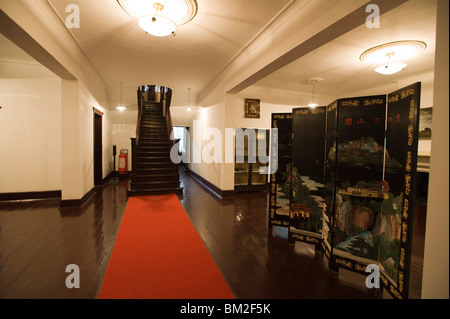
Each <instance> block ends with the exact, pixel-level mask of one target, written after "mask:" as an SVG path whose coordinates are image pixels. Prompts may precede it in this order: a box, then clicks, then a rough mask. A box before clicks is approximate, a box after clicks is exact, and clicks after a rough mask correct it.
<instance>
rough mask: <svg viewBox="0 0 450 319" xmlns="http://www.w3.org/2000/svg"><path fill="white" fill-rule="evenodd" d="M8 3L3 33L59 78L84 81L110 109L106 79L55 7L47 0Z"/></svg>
mask: <svg viewBox="0 0 450 319" xmlns="http://www.w3.org/2000/svg"><path fill="white" fill-rule="evenodd" d="M6 4H7V5H5V6H4V8H2V11H1V13H2V19H1V25H2V28H3V29H2V33H3V34H4V35H5V36H6V37H7V38H9V39H10V40H11V41H12V42H14V43H15V44H16V45H18V46H19V47H21V48H22V49H23V50H24V51H25V52H26V53H27V54H29V55H31V56H32V57H33V58H34V59H36V60H37V61H38V62H40V63H41V64H42V65H44V66H45V67H47V68H48V69H49V70H51V71H52V72H54V73H55V74H56V75H58V76H59V77H61V78H63V79H69V80H80V81H82V82H84V84H85V86H86V87H87V89H88V91H90V93H91V94H92V95H93V96H95V98H96V99H97V100H98V101H101V102H100V103H101V104H102V105H103V106H104V107H106V108H109V102H108V96H107V85H106V83H105V81H104V79H103V78H102V76H101V75H100V73H99V72H98V71H97V69H96V68H95V66H94V65H93V63H92V61H91V60H90V59H89V57H88V56H87V54H86V52H85V51H84V50H83V48H82V47H81V46H80V44H79V43H78V41H77V40H76V39H75V37H74V36H73V34H72V33H71V32H70V30H69V29H68V28H67V27H66V25H65V23H64V21H63V20H62V18H61V17H60V16H59V15H58V13H57V12H56V10H55V9H54V7H53V6H52V4H51V3H50V2H49V1H48V0H35V1H11V2H7V3H6ZM3 16H5V17H7V20H8V21H5V19H4V17H3ZM11 25H13V28H14V30H12V29H11ZM7 34H9V35H7Z"/></svg>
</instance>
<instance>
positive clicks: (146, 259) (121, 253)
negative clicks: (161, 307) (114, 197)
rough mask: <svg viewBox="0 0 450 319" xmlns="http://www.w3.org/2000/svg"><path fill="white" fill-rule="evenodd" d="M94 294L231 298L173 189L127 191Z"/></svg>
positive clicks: (161, 297)
mask: <svg viewBox="0 0 450 319" xmlns="http://www.w3.org/2000/svg"><path fill="white" fill-rule="evenodd" d="M98 298H99V299H234V298H235V296H234V295H233V293H232V292H231V290H230V288H229V287H228V284H227V283H226V281H225V279H224V278H223V276H222V274H221V272H220V270H219V268H218V267H217V265H216V264H215V262H214V260H213V259H212V257H211V255H210V254H209V252H208V250H207V248H206V246H205V244H204V243H203V241H202V240H201V238H200V236H199V235H198V233H197V232H196V230H195V228H194V227H193V225H192V223H191V221H190V220H189V218H188V216H187V214H186V212H185V211H184V209H183V207H182V206H181V203H180V202H179V200H178V198H177V197H176V195H158V196H138V197H130V199H129V200H128V204H127V207H126V210H125V213H124V216H123V219H122V222H121V225H120V228H119V232H118V235H117V239H116V243H115V245H114V248H113V251H112V255H111V259H110V261H109V264H108V268H107V271H106V275H105V278H104V280H103V285H102V288H101V290H100V293H99V295H98Z"/></svg>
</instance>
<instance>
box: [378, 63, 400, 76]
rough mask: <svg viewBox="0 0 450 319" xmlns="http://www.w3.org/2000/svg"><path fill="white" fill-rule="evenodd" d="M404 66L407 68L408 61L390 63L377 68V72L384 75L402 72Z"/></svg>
mask: <svg viewBox="0 0 450 319" xmlns="http://www.w3.org/2000/svg"><path fill="white" fill-rule="evenodd" d="M404 68H406V63H388V64H385V65H382V66H379V67H378V68H376V69H375V72H378V73H380V74H383V75H389V74H394V73H397V72H400V71H401V70H403V69H404Z"/></svg>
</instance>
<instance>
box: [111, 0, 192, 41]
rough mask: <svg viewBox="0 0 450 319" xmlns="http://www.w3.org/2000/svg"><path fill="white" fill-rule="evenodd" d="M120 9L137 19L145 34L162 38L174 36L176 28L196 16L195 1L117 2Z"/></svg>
mask: <svg viewBox="0 0 450 319" xmlns="http://www.w3.org/2000/svg"><path fill="white" fill-rule="evenodd" d="M117 2H118V3H119V5H120V6H121V7H122V9H123V10H124V11H125V12H127V13H128V14H129V15H131V16H132V17H134V18H135V19H138V24H139V26H140V27H141V28H142V29H143V30H144V31H146V32H147V33H149V34H151V35H154V36H158V37H164V36H167V35H170V34H172V35H175V32H176V29H177V26H180V25H183V24H186V23H188V22H189V21H191V20H192V19H193V18H194V17H195V16H196V14H197V10H198V5H197V1H196V0H117Z"/></svg>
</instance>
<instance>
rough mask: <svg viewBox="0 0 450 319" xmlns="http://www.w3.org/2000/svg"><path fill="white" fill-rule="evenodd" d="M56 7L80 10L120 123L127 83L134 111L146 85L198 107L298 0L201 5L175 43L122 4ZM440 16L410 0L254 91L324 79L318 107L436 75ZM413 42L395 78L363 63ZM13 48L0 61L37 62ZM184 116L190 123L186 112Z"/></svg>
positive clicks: (86, 40)
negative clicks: (382, 48) (418, 46)
mask: <svg viewBox="0 0 450 319" xmlns="http://www.w3.org/2000/svg"><path fill="white" fill-rule="evenodd" d="M312 1H313V0H312ZM50 2H51V4H52V5H53V6H54V8H55V10H56V11H57V13H58V14H59V16H60V17H61V19H62V20H63V21H65V18H66V17H67V15H68V13H66V12H65V10H66V6H67V5H68V4H77V5H78V6H79V8H80V11H81V12H80V15H81V27H80V28H79V29H75V28H74V29H70V30H71V32H72V34H73V36H74V37H75V39H76V40H77V41H78V42H79V44H80V46H81V47H82V48H83V49H84V51H85V52H86V54H87V55H88V57H89V58H90V60H91V61H92V63H93V65H94V66H95V68H96V69H97V70H98V71H99V73H100V74H101V76H102V77H103V79H104V81H105V83H106V84H107V88H108V99H109V103H110V108H111V110H112V111H113V112H112V114H111V118H112V121H113V123H132V122H135V112H129V113H128V114H126V112H124V113H120V112H118V111H115V110H114V108H115V106H116V105H118V104H120V99H121V97H120V96H121V94H120V91H121V89H120V88H121V83H122V87H123V97H122V99H123V104H124V105H125V106H127V107H128V108H129V110H131V111H133V109H135V105H136V89H137V87H138V86H140V85H144V84H159V85H166V86H169V87H171V88H172V89H173V92H174V96H173V99H172V105H173V106H183V105H186V104H187V100H188V93H187V92H188V88H192V89H191V104H192V105H195V103H196V97H197V95H198V94H199V93H200V92H201V90H202V89H203V88H205V87H206V85H207V84H208V83H209V82H210V81H211V80H212V79H213V78H214V76H215V75H216V74H218V72H220V70H221V69H222V68H223V67H224V66H225V65H226V64H227V63H228V62H229V61H230V60H231V59H232V58H233V57H234V56H235V55H236V54H237V53H238V52H239V51H240V50H241V49H242V48H243V47H245V45H246V44H247V43H249V42H250V41H251V40H252V38H253V37H254V36H255V35H256V34H257V33H258V32H259V31H260V30H261V29H262V28H263V27H264V26H266V24H267V23H268V22H269V21H270V20H271V19H273V18H274V17H276V16H277V14H278V13H279V12H280V11H281V10H282V9H283V8H284V7H285V6H286V5H288V4H289V3H290V2H291V1H290V0H276V1H275V0H228V1H219V0H214V1H212V0H197V2H198V6H199V10H198V13H197V15H196V17H195V18H194V19H193V20H192V21H191V22H190V23H188V24H186V25H183V26H180V27H179V28H178V30H177V35H176V36H175V37H172V36H169V37H164V38H158V37H152V36H146V35H145V32H144V31H142V30H141V29H140V28H139V26H138V25H137V23H136V20H134V19H133V18H132V17H130V16H129V15H128V14H126V13H125V12H124V11H123V10H122V9H121V7H120V6H119V5H118V4H117V2H116V1H115V0H95V1H93V0H50ZM317 14H318V15H320V12H317ZM435 15H436V0H410V1H408V2H406V3H405V4H402V5H400V6H399V7H397V8H395V9H393V10H391V11H389V12H387V13H386V14H383V15H382V16H381V18H380V23H381V27H380V28H379V29H368V28H366V26H365V25H362V26H360V27H358V28H356V29H354V30H352V31H350V32H348V33H347V34H344V35H343V36H341V37H339V38H337V39H336V40H334V41H332V42H329V43H328V44H326V45H324V46H322V47H320V48H318V49H316V50H315V51H313V52H310V53H309V54H307V55H305V56H303V57H301V58H299V59H298V60H296V61H294V62H293V63H290V64H289V65H287V66H285V67H283V68H281V69H279V70H278V71H275V72H274V73H272V74H270V75H268V76H267V77H266V78H264V79H262V80H260V81H258V82H257V83H255V84H254V86H253V87H254V88H257V89H258V90H262V91H264V90H265V91H270V90H273V91H278V92H290V93H292V92H294V93H295V94H300V95H303V96H304V97H305V98H306V96H308V95H309V94H310V92H312V87H311V85H309V84H306V83H305V80H306V79H309V78H317V77H320V78H323V79H324V81H323V82H321V83H319V84H317V85H316V96H317V100H318V102H319V103H323V104H326V103H329V102H331V100H330V99H332V98H337V97H346V96H347V95H351V94H352V93H354V92H359V91H363V90H365V89H367V88H368V87H379V86H382V85H383V84H386V83H391V82H392V83H395V82H398V81H401V79H403V78H408V77H411V76H413V75H415V74H421V73H426V72H432V70H433V69H434V47H435V21H436V20H435ZM406 39H411V40H421V41H425V42H426V43H427V45H428V47H427V49H426V50H425V52H424V53H423V54H421V55H420V56H418V57H415V58H412V59H410V60H408V61H405V62H406V63H408V67H407V68H406V69H405V70H403V71H401V72H399V73H398V74H396V75H391V76H381V75H379V74H377V73H375V72H374V71H373V70H374V69H375V67H376V66H378V65H369V64H365V63H363V62H361V61H359V56H360V54H361V53H362V52H363V51H365V50H366V49H368V48H370V47H372V46H375V45H378V44H382V43H386V42H391V41H396V40H406ZM9 44H10V43H9V41H8V40H7V39H5V38H4V37H3V36H1V37H0V45H1V47H2V50H1V52H0V60H1V58H2V57H5V56H10V57H13V58H14V59H20V60H27V59H28V61H31V60H32V58H30V57H28V56H27V55H26V54H25V53H24V52H21V50H20V49H18V48H14V47H12V46H11V47H10V45H9ZM0 71H2V70H0ZM300 103H303V101H301V102H300ZM304 103H305V104H304V105H306V104H307V103H308V101H307V100H305V101H304ZM299 105H302V104H299ZM174 111H175V110H174ZM178 113H180V112H178ZM178 113H177V114H178ZM178 115H179V116H180V117H183V114H181V113H180V114H178Z"/></svg>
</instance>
